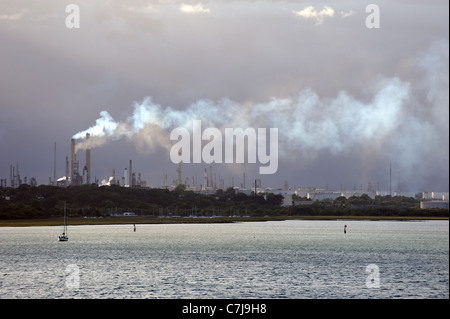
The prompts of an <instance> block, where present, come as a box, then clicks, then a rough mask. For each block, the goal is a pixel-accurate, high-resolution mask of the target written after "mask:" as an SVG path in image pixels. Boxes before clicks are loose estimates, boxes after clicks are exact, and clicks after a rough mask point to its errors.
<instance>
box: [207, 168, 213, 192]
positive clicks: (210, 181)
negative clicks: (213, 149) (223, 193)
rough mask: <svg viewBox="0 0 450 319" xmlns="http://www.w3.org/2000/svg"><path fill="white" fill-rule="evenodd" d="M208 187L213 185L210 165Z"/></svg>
mask: <svg viewBox="0 0 450 319" xmlns="http://www.w3.org/2000/svg"><path fill="white" fill-rule="evenodd" d="M208 186H209V187H213V179H212V166H210V167H209V185H208Z"/></svg>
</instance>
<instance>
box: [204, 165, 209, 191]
mask: <svg viewBox="0 0 450 319" xmlns="http://www.w3.org/2000/svg"><path fill="white" fill-rule="evenodd" d="M203 187H208V170H207V169H206V168H205V172H204V173H203Z"/></svg>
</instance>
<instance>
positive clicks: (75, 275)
mask: <svg viewBox="0 0 450 319" xmlns="http://www.w3.org/2000/svg"><path fill="white" fill-rule="evenodd" d="M344 224H347V226H348V228H347V233H346V234H344V231H343V229H344ZM61 231H62V227H2V228H0V298H200V299H201V298H239V299H241V298H449V224H448V221H409V222H400V221H350V220H347V221H339V220H338V221H281V222H259V223H254V222H245V223H234V224H176V225H137V229H136V232H134V231H133V225H107V226H71V227H69V231H68V235H69V238H70V240H69V242H58V241H57V238H58V235H59V234H60V232H61Z"/></svg>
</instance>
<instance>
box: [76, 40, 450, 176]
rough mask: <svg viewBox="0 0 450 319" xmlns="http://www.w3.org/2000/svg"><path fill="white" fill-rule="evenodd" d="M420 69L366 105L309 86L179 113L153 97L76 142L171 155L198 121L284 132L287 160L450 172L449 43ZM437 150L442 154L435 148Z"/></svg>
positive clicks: (377, 90)
mask: <svg viewBox="0 0 450 319" xmlns="http://www.w3.org/2000/svg"><path fill="white" fill-rule="evenodd" d="M417 65H418V68H417V72H418V78H419V79H420V80H417V81H414V82H411V83H410V82H404V81H402V80H400V79H399V78H395V77H394V78H384V79H379V80H377V81H376V83H374V85H373V87H371V88H368V91H371V92H374V93H373V95H372V96H371V97H369V98H367V99H366V100H363V99H358V98H355V97H354V96H352V95H351V94H349V93H348V92H346V91H341V92H340V93H339V94H337V96H336V97H334V98H325V97H320V96H319V95H318V94H317V93H316V92H314V90H312V89H310V88H305V89H303V90H301V91H300V92H299V94H298V95H297V96H291V97H286V98H272V99H271V100H270V101H267V102H263V103H245V104H240V103H238V102H235V101H232V100H230V99H227V98H225V99H222V100H220V101H217V102H214V101H211V100H199V101H197V102H196V103H193V104H191V105H189V106H188V107H187V108H185V109H183V110H177V109H174V108H172V107H169V106H167V107H164V106H161V105H160V104H157V103H155V102H154V101H153V99H152V97H146V98H144V99H143V100H142V102H135V103H134V105H133V113H132V115H131V116H130V117H128V118H127V119H126V120H124V121H115V120H114V119H113V118H112V117H111V115H110V114H109V113H108V112H107V111H102V112H101V113H100V118H98V119H97V120H96V123H95V125H93V126H92V127H90V128H88V129H87V130H85V131H82V132H79V133H77V134H75V135H74V138H75V139H84V138H85V135H86V133H87V132H89V133H90V134H91V146H92V147H96V146H100V145H102V144H103V143H106V142H108V141H111V140H114V139H118V138H123V137H126V138H129V139H132V140H133V141H134V142H135V143H136V145H137V147H138V149H140V150H144V151H145V150H147V151H152V150H155V149H156V148H157V147H163V148H167V149H169V148H170V147H171V146H172V145H173V143H172V142H171V141H170V140H169V135H170V131H171V130H172V129H174V128H176V127H185V128H187V129H188V130H192V121H193V120H201V121H202V129H203V130H204V129H205V128H207V127H217V128H219V129H223V128H225V127H231V128H237V127H240V128H243V129H245V128H247V127H253V128H272V127H273V128H278V134H279V154H280V156H281V158H282V159H285V160H288V159H290V158H295V159H296V160H302V159H303V160H305V159H306V160H307V159H311V158H314V154H316V153H318V152H320V151H327V152H329V153H330V154H345V153H346V152H350V151H351V152H354V151H355V150H356V149H357V150H358V152H359V154H360V156H361V157H367V158H374V157H375V158H377V157H382V158H383V159H388V161H389V160H390V159H393V160H394V161H396V162H397V163H398V165H400V166H402V167H403V169H404V170H406V171H408V174H413V173H414V172H413V171H415V170H417V169H418V167H419V166H420V165H421V163H422V162H423V161H426V160H427V157H428V156H429V154H434V155H435V161H436V162H437V165H439V166H442V167H444V166H446V167H447V168H444V170H447V172H448V147H449V142H448V141H449V138H448V133H449V131H448V130H449V122H448V118H449V117H448V116H449V106H448V105H449V96H448V83H449V82H448V40H447V41H441V42H437V43H436V44H434V45H433V46H432V47H431V48H430V49H429V50H428V51H426V52H424V53H423V54H421V55H420V56H419V57H418V63H417ZM81 142H82V141H81ZM79 145H83V144H82V143H81V144H79ZM437 145H440V149H439V150H434V148H435V147H436V146H437ZM447 175H448V174H447Z"/></svg>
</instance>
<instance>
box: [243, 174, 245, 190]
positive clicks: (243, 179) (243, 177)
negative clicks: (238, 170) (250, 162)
mask: <svg viewBox="0 0 450 319" xmlns="http://www.w3.org/2000/svg"><path fill="white" fill-rule="evenodd" d="M242 188H243V189H245V172H244V174H242Z"/></svg>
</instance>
